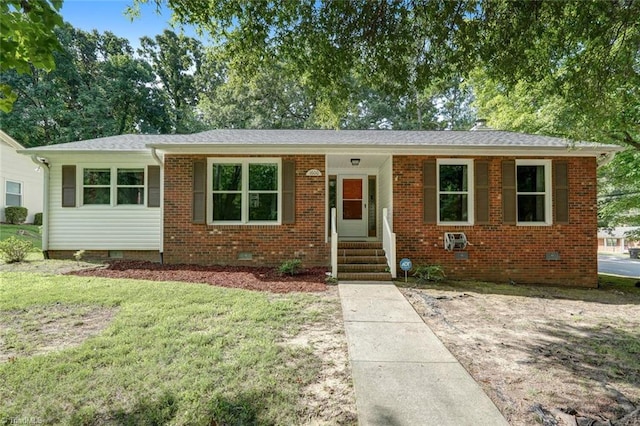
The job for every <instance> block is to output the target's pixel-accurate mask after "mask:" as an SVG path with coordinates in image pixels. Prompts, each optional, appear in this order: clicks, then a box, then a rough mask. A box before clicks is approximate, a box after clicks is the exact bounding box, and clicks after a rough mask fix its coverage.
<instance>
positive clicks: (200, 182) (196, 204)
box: [191, 160, 207, 223]
mask: <svg viewBox="0 0 640 426" xmlns="http://www.w3.org/2000/svg"><path fill="white" fill-rule="evenodd" d="M206 188H207V162H206V161H204V160H194V161H193V205H192V212H191V213H192V221H193V223H205V222H206V218H207V215H206V211H207V210H206V198H207V197H206V195H207V194H206Z"/></svg>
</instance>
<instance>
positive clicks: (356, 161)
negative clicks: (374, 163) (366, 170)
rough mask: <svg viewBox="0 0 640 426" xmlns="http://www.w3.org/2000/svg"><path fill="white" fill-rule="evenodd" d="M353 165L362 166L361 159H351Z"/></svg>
mask: <svg viewBox="0 0 640 426" xmlns="http://www.w3.org/2000/svg"><path fill="white" fill-rule="evenodd" d="M351 165H352V166H358V165H360V159H359V158H352V159H351Z"/></svg>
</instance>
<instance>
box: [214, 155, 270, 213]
mask: <svg viewBox="0 0 640 426" xmlns="http://www.w3.org/2000/svg"><path fill="white" fill-rule="evenodd" d="M209 171H210V179H209V185H210V190H209V194H210V197H209V200H210V201H209V205H210V206H211V209H210V213H209V222H213V223H278V222H279V221H280V208H279V204H280V188H281V186H282V185H281V181H280V179H281V178H280V160H279V159H269V158H252V159H219V158H216V159H209Z"/></svg>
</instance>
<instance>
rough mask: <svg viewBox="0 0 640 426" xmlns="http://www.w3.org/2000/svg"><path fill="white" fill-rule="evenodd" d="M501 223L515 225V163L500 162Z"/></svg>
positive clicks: (508, 161) (509, 161)
mask: <svg viewBox="0 0 640 426" xmlns="http://www.w3.org/2000/svg"><path fill="white" fill-rule="evenodd" d="M502 222H504V223H506V224H509V225H515V224H516V222H517V214H516V162H515V161H514V160H504V161H503V162H502Z"/></svg>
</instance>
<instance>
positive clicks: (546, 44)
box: [137, 0, 640, 148]
mask: <svg viewBox="0 0 640 426" xmlns="http://www.w3.org/2000/svg"><path fill="white" fill-rule="evenodd" d="M137 1H138V3H140V2H144V1H145V0H137ZM155 2H156V3H158V4H164V3H166V4H168V5H169V7H170V8H171V9H173V11H174V14H175V18H176V19H177V20H178V21H180V22H184V23H188V24H195V25H197V26H198V27H200V28H201V29H203V30H206V31H208V32H210V34H211V35H212V36H213V37H214V39H215V40H216V41H218V43H220V44H221V45H222V46H224V47H225V49H227V50H228V51H229V52H230V53H231V54H233V55H234V56H235V57H236V58H238V59H237V61H238V69H239V70H240V72H241V74H242V75H243V76H250V75H252V74H254V73H255V70H256V69H257V68H259V66H260V64H261V63H262V62H263V61H264V60H271V59H272V58H278V59H279V60H284V61H290V63H292V64H294V65H295V66H294V69H295V70H296V73H297V75H299V76H300V77H301V78H302V79H303V80H304V81H305V82H307V83H308V87H309V88H310V90H312V92H314V93H315V96H316V97H317V98H318V99H319V105H322V106H324V108H326V109H329V110H331V111H336V115H341V114H342V113H343V112H344V109H345V104H344V99H347V98H349V96H350V95H351V94H352V93H353V86H352V85H351V84H350V79H351V78H352V77H353V76H354V75H359V76H362V78H363V79H364V82H365V86H368V87H372V88H374V89H375V90H380V91H381V92H383V93H385V94H386V95H393V96H396V97H398V98H400V97H411V96H414V95H415V93H416V91H420V90H422V89H423V88H425V87H429V86H430V85H431V83H432V82H433V81H434V80H437V79H439V78H448V77H450V76H452V75H460V76H461V77H463V78H465V77H467V75H468V74H469V72H470V71H471V70H473V69H475V68H476V67H477V66H479V65H481V66H484V67H485V68H486V72H487V75H488V76H489V77H490V78H491V79H493V80H494V81H497V82H499V83H500V84H502V85H504V86H505V87H506V88H508V90H511V89H513V88H514V87H515V86H516V85H517V84H518V83H519V82H525V83H533V82H539V81H542V82H544V83H545V85H544V87H541V89H543V94H544V96H552V97H555V96H558V97H559V98H561V99H562V100H563V101H564V102H565V103H566V106H567V112H570V113H571V115H570V116H568V119H570V122H569V123H570V125H571V127H573V128H579V127H580V126H581V125H583V124H585V123H590V122H593V123H599V124H600V126H599V127H601V128H602V129H603V131H602V132H600V133H602V134H604V133H606V135H607V136H606V138H604V139H603V137H600V140H616V141H620V142H624V143H626V144H629V145H632V146H634V147H636V148H638V147H639V146H640V131H639V129H638V122H639V121H638V120H637V114H638V108H637V107H636V106H637V103H633V100H635V99H637V92H638V90H640V89H639V88H640V66H639V65H638V64H639V63H640V53H639V48H638V46H640V26H639V25H638V20H637V18H638V16H640V2H638V1H637V0H614V1H604V0H595V1H589V2H585V1H581V0H570V1H562V2H559V1H553V0H549V1H518V2H513V1H511V0H459V1H455V2H453V1H447V0H436V1H433V0H414V1H384V0H380V1H364V0H363V1H331V2H312V1H299V2H296V1H290V0H274V1H269V2H255V1H236V0H220V1H216V2H204V1H198V2H194V1H191V0H155ZM601 93H605V94H606V95H605V96H601ZM603 109H604V110H606V111H607V114H606V115H604V116H603V115H602V114H601V113H600V111H602V110H603ZM594 127H595V125H594ZM590 134H591V135H593V136H595V134H594V133H590Z"/></svg>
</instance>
